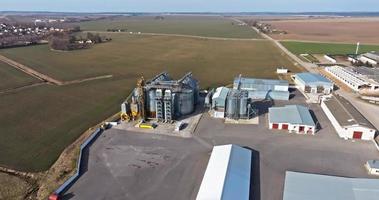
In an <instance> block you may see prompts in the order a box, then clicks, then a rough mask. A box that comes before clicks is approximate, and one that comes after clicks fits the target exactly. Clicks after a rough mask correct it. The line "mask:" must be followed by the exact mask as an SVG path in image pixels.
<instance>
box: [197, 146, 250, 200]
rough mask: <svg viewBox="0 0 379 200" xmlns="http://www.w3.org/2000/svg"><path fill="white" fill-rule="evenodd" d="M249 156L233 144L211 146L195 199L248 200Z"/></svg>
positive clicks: (247, 152) (244, 150) (245, 151)
mask: <svg viewBox="0 0 379 200" xmlns="http://www.w3.org/2000/svg"><path fill="white" fill-rule="evenodd" d="M251 156H252V153H251V151H250V150H248V149H245V148H242V147H240V146H237V145H233V144H229V145H222V146H215V147H213V150H212V154H211V157H210V158H209V162H208V166H207V169H206V171H205V174H204V177H203V180H202V182H201V185H200V189H199V192H198V194H197V197H196V200H235V199H238V200H248V199H249V196H250V176H251V174H250V171H251Z"/></svg>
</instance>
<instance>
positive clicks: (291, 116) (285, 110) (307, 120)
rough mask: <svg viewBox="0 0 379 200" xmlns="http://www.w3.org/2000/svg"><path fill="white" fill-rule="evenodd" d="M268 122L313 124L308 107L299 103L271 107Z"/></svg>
mask: <svg viewBox="0 0 379 200" xmlns="http://www.w3.org/2000/svg"><path fill="white" fill-rule="evenodd" d="M268 117H269V121H270V123H290V124H301V125H308V126H315V123H314V121H313V118H312V116H311V114H310V112H309V110H308V108H306V107H304V106H300V105H286V106H284V107H271V108H269V113H268Z"/></svg>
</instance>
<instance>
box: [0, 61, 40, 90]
mask: <svg viewBox="0 0 379 200" xmlns="http://www.w3.org/2000/svg"><path fill="white" fill-rule="evenodd" d="M38 81H39V80H38V79H36V78H33V77H31V76H30V75H27V74H25V73H24V72H21V71H19V70H17V69H15V68H14V67H12V66H9V65H8V64H6V63H3V62H1V61H0V91H2V90H6V89H11V88H17V87H21V86H25V85H29V84H33V83H37V82H38Z"/></svg>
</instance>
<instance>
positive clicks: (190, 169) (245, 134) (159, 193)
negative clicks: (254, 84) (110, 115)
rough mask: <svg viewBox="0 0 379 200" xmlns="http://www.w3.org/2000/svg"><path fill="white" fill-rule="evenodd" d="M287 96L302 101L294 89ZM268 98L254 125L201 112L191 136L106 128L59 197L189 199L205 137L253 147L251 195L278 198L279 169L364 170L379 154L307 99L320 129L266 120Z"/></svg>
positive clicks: (358, 173) (351, 173)
mask: <svg viewBox="0 0 379 200" xmlns="http://www.w3.org/2000/svg"><path fill="white" fill-rule="evenodd" d="M295 94H296V96H295V97H294V98H292V99H291V100H290V101H289V102H287V101H280V102H279V101H278V102H274V106H282V105H285V104H302V105H307V104H306V103H305V99H304V97H302V95H301V94H300V93H299V92H295ZM268 105H269V104H268V103H260V104H259V107H260V108H262V109H261V110H262V112H260V124H259V125H232V124H224V123H223V122H222V120H219V119H212V118H210V117H209V116H208V115H207V114H204V115H203V117H202V119H201V121H200V123H199V125H198V127H197V129H196V131H195V133H194V135H195V137H194V138H189V139H183V138H178V137H173V136H163V135H156V134H141V133H131V132H126V131H123V130H117V129H110V130H108V131H106V132H104V133H103V135H101V136H100V138H99V139H98V140H97V141H96V142H95V143H94V144H93V146H92V147H91V148H90V152H89V160H88V169H87V170H85V171H86V172H85V173H84V175H82V177H81V178H80V179H79V180H78V181H77V182H76V183H75V184H74V185H73V186H72V187H71V188H70V189H69V190H68V191H67V192H66V194H65V196H64V198H63V199H94V200H96V199H179V200H180V199H195V197H196V194H197V191H198V188H199V185H200V183H201V180H202V177H203V174H204V172H205V169H206V165H207V162H208V159H209V154H210V152H211V148H210V146H209V144H211V145H222V144H230V143H233V144H238V145H241V146H244V147H247V148H249V149H251V150H252V151H253V155H254V156H253V163H252V186H251V197H252V198H251V199H254V200H281V199H282V196H283V187H284V179H285V177H284V176H285V172H286V171H287V170H290V171H299V172H310V173H318V174H327V175H336V176H346V177H369V176H368V175H367V173H366V171H365V169H364V167H363V164H364V163H365V162H366V161H367V160H369V159H378V158H379V152H378V151H377V149H376V148H375V146H374V144H373V143H372V142H371V141H369V142H367V141H345V140H343V139H340V138H338V136H337V133H336V132H335V130H334V128H333V126H332V125H331V123H330V122H329V120H328V119H327V117H326V115H325V114H324V113H323V112H322V110H321V108H320V107H319V106H318V105H317V104H312V105H310V106H309V107H310V109H311V110H312V112H313V113H314V116H315V118H316V120H317V121H318V122H319V124H320V127H321V129H320V130H319V131H318V132H317V133H316V135H314V136H312V135H296V134H290V133H288V132H285V131H271V130H268V128H267V113H266V112H265V110H266V108H267V107H268Z"/></svg>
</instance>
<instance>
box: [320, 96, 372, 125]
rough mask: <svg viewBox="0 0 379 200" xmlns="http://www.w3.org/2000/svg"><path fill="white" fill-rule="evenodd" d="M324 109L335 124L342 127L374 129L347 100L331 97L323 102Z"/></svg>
mask: <svg viewBox="0 0 379 200" xmlns="http://www.w3.org/2000/svg"><path fill="white" fill-rule="evenodd" d="M324 103H325V105H326V107H328V109H329V110H330V112H331V113H332V114H333V116H334V118H336V120H337V122H338V123H339V124H340V125H341V126H342V127H344V126H363V127H366V128H370V129H374V130H375V127H374V126H373V125H372V124H371V122H369V121H368V120H367V119H366V118H365V117H364V116H363V115H362V114H361V113H360V112H359V111H358V110H357V109H356V108H355V107H354V106H353V105H352V104H351V103H350V102H349V101H348V100H346V99H345V98H343V97H341V96H339V95H333V96H332V97H330V98H328V99H326V100H325V101H324Z"/></svg>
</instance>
